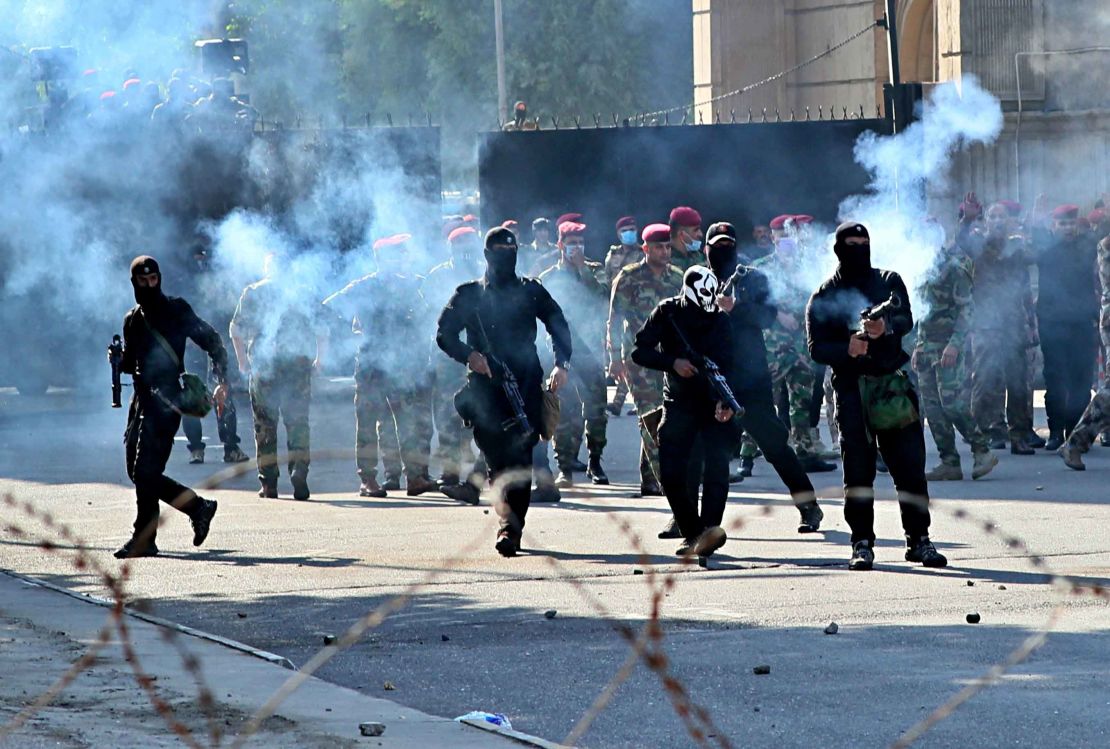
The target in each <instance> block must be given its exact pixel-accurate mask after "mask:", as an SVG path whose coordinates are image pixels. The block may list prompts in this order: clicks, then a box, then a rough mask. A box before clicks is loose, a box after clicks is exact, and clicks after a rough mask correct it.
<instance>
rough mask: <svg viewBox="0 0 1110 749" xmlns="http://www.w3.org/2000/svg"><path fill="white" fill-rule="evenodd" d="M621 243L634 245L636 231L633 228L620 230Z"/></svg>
mask: <svg viewBox="0 0 1110 749" xmlns="http://www.w3.org/2000/svg"><path fill="white" fill-rule="evenodd" d="M621 244H624V245H630V246H631V245H634V244H636V232H635V231H634V230H631V229H629V230H626V231H622V232H621Z"/></svg>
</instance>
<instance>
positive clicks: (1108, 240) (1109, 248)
mask: <svg viewBox="0 0 1110 749" xmlns="http://www.w3.org/2000/svg"><path fill="white" fill-rule="evenodd" d="M1093 218H1094V219H1095V220H1094V221H1092V222H1091V223H1092V224H1093V225H1094V226H1096V227H1099V229H1100V233H1102V232H1105V231H1106V228H1107V227H1106V226H1105V225H1104V224H1103V223H1102V221H1103V217H1102V216H1095V217H1093ZM1098 278H1099V284H1100V285H1101V287H1102V295H1101V297H1100V305H1099V327H1098V329H1099V335H1100V337H1101V338H1102V350H1103V351H1104V352H1105V353H1104V356H1107V357H1110V236H1103V238H1102V240H1101V241H1100V242H1099V243H1098ZM1107 367H1108V373H1107V376H1106V380H1105V381H1104V382H1103V385H1102V387H1101V388H1099V390H1098V392H1096V393H1095V395H1094V397H1093V398H1091V402H1090V403H1088V404H1087V408H1086V410H1084V411H1083V416H1081V417H1080V419H1079V421H1078V422H1077V423H1076V425H1075V428H1074V429H1072V432H1071V435H1069V436H1068V439H1067V441H1066V442H1065V443H1064V444H1063V445H1061V446H1060V449H1059V451H1058V454H1059V455H1060V457H1061V458H1063V459H1064V463H1065V464H1066V465H1067V466H1068V468H1071V469H1073V470H1076V471H1082V470H1085V469H1086V466H1085V465H1084V464H1083V453H1085V452H1087V450H1089V449H1090V447H1091V444H1092V443H1093V442H1094V440H1095V437H1096V436H1098V435H1099V434H1100V433H1101V434H1103V435H1105V434H1106V430H1108V429H1110V365H1107ZM1104 444H1105V443H1104Z"/></svg>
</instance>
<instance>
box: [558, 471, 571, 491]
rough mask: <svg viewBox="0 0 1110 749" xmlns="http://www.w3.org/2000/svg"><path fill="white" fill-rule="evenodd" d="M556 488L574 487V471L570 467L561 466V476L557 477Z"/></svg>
mask: <svg viewBox="0 0 1110 749" xmlns="http://www.w3.org/2000/svg"><path fill="white" fill-rule="evenodd" d="M555 486H557V487H559V488H560V489H566V488H568V487H571V486H574V471H573V470H571V468H570V466H561V467H560V468H559V474H558V475H557V476H556V477H555Z"/></svg>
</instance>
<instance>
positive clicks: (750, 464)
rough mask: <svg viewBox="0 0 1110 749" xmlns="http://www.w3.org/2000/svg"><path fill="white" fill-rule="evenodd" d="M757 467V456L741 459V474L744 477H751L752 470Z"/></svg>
mask: <svg viewBox="0 0 1110 749" xmlns="http://www.w3.org/2000/svg"><path fill="white" fill-rule="evenodd" d="M754 469H755V458H748V457H743V458H741V459H740V475H741V476H742V477H743V478H751V476H752V471H753V470H754Z"/></svg>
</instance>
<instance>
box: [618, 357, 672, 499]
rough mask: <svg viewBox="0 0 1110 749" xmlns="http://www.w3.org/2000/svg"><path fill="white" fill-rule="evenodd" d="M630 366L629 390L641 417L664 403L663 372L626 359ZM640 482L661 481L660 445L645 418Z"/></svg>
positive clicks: (641, 423) (642, 425) (641, 421)
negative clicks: (653, 436)
mask: <svg viewBox="0 0 1110 749" xmlns="http://www.w3.org/2000/svg"><path fill="white" fill-rule="evenodd" d="M625 365H626V366H627V367H628V391H629V392H630V393H631V394H632V403H633V404H634V405H635V406H636V413H637V414H639V415H640V416H641V417H642V416H643V415H644V414H646V413H647V412H648V411H650V410H652V409H653V408H659V407H660V406H662V405H663V373H662V372H657V371H656V370H654V369H644V368H643V367H641V366H639V365H638V364H633V363H632V362H631V361H626V362H625ZM639 421H640V483H642V484H646V483H656V484H657V483H659V446H658V445H657V444H655V440H654V439H653V438H652V436H651V434H649V433H648V430H647V428H646V427H645V426H644V422H643V419H642V418H641V419H640V420H639Z"/></svg>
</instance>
